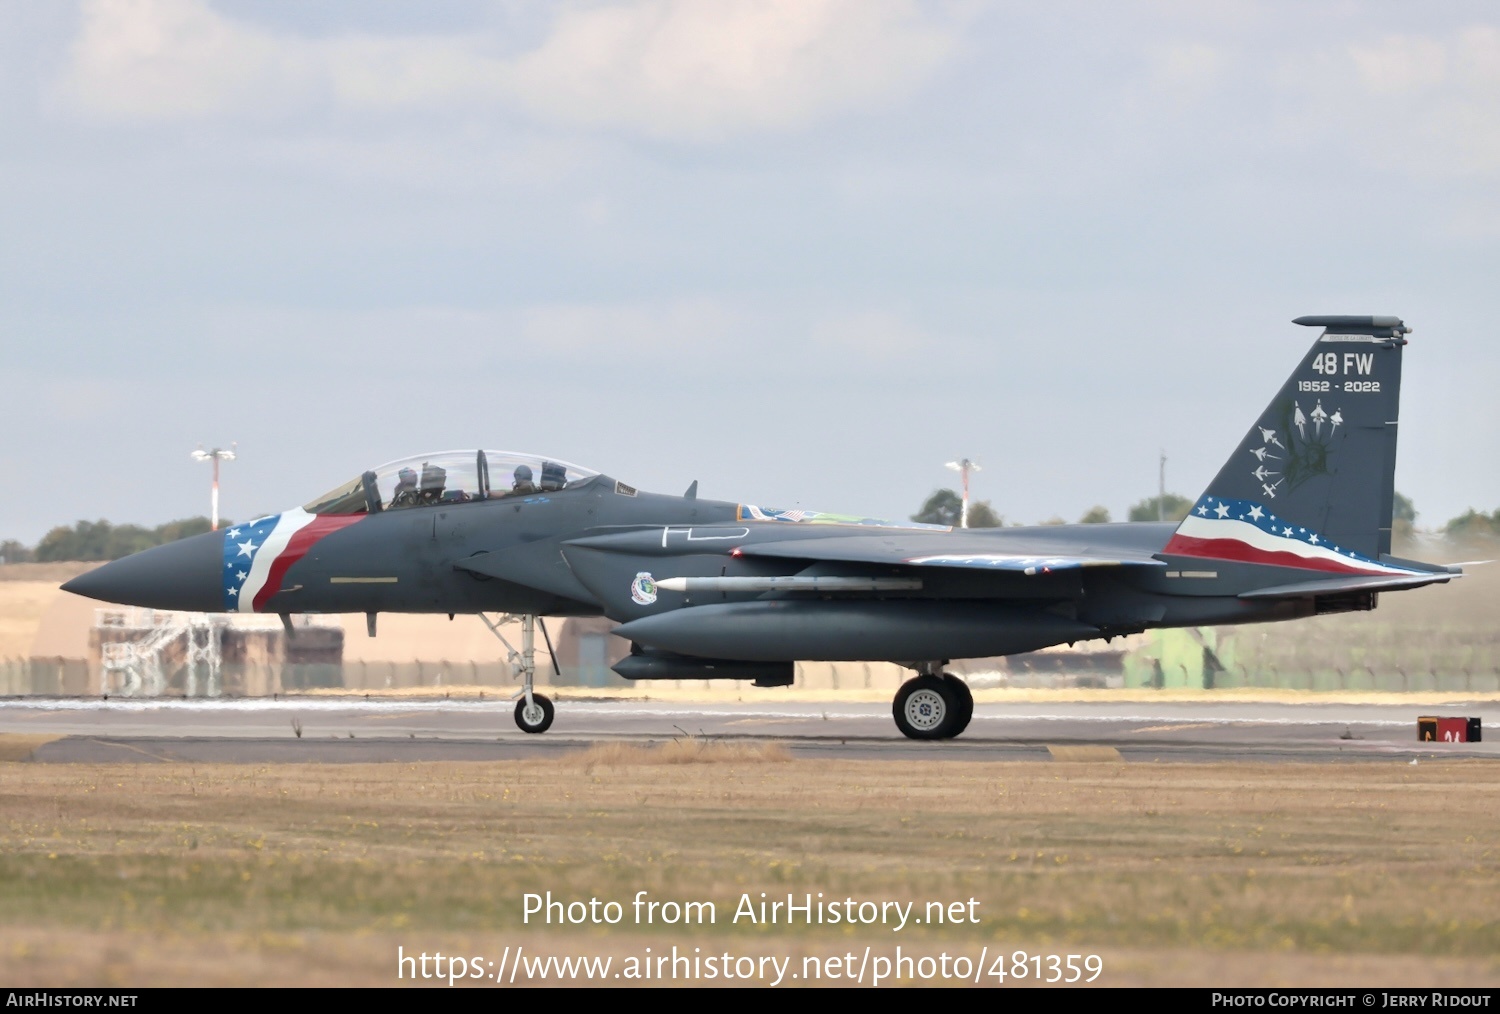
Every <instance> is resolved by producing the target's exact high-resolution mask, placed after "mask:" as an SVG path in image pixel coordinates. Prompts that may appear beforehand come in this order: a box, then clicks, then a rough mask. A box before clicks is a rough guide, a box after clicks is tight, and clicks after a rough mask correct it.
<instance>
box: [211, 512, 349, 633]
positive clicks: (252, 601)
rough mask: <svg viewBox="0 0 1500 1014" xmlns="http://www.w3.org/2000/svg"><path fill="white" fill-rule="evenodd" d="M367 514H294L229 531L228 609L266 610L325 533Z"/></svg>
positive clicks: (226, 548)
mask: <svg viewBox="0 0 1500 1014" xmlns="http://www.w3.org/2000/svg"><path fill="white" fill-rule="evenodd" d="M360 520H363V515H359V514H355V515H347V514H341V515H333V514H309V513H307V512H306V511H304V510H301V509H297V510H290V511H287V512H285V513H283V514H272V515H270V516H268V517H263V518H257V519H256V520H254V521H251V522H250V523H249V524H245V525H236V526H235V527H234V528H231V529H229V530H228V531H226V532H225V533H224V609H225V611H227V612H241V613H250V612H258V611H260V610H263V609H265V607H266V603H267V602H268V601H269V600H270V599H271V597H272V596H273V595H275V594H276V593H277V592H279V591H281V581H282V578H283V577H285V576H286V572H287V571H288V570H290V569H291V567H292V565H293V564H295V563H296V562H297V561H298V560H300V559H302V557H304V556H306V555H307V551H308V550H309V549H311V548H312V547H313V545H314V544H315V543H317V542H318V541H319V540H320V539H322V538H323V537H324V536H325V535H329V534H331V533H333V532H336V531H338V530H339V529H341V528H347V527H348V526H349V525H352V524H354V523H355V522H357V521H360Z"/></svg>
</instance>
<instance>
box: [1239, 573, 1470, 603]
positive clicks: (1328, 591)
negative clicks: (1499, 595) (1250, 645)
mask: <svg viewBox="0 0 1500 1014" xmlns="http://www.w3.org/2000/svg"><path fill="white" fill-rule="evenodd" d="M1462 576H1463V575H1461V574H1449V573H1447V572H1446V571H1440V572H1438V573H1435V574H1410V575H1405V576H1399V577H1398V576H1394V575H1384V574H1375V575H1370V576H1365V577H1360V576H1349V577H1335V578H1328V579H1326V580H1322V581H1301V582H1298V583H1297V584H1281V585H1277V586H1276V587H1274V588H1257V589H1255V590H1254V591H1247V592H1241V593H1240V598H1242V599H1292V598H1306V597H1308V596H1315V595H1338V594H1340V593H1342V592H1377V591H1400V590H1402V589H1403V588H1420V587H1422V586H1423V585H1428V584H1441V583H1443V582H1445V581H1449V580H1452V579H1453V578H1454V577H1462Z"/></svg>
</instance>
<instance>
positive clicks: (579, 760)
mask: <svg viewBox="0 0 1500 1014" xmlns="http://www.w3.org/2000/svg"><path fill="white" fill-rule="evenodd" d="M791 759H792V755H791V752H790V751H789V750H787V748H786V747H785V746H784V745H782V744H781V743H775V742H762V743H755V742H745V741H739V740H736V741H733V742H725V741H722V740H711V739H700V738H698V737H696V736H684V737H682V738H679V739H672V740H668V741H667V742H665V743H658V744H656V745H654V746H653V745H642V744H638V743H621V742H608V743H595V744H593V745H592V746H590V747H589V748H588V749H587V750H583V751H580V752H578V753H575V754H571V755H569V757H568V758H567V762H568V763H571V764H575V765H581V766H582V767H584V768H585V769H587V770H588V771H589V772H590V773H591V774H592V773H593V772H594V771H596V770H598V769H600V768H621V767H632V766H640V765H656V764H760V763H772V764H785V763H788V762H789V761H791Z"/></svg>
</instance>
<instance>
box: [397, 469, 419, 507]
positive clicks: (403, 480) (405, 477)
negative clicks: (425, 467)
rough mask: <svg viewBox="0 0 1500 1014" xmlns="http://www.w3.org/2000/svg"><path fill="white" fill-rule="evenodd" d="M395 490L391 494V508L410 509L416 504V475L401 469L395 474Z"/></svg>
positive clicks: (409, 470)
mask: <svg viewBox="0 0 1500 1014" xmlns="http://www.w3.org/2000/svg"><path fill="white" fill-rule="evenodd" d="M396 479H397V482H396V489H395V491H394V492H393V493H391V506H392V507H410V506H411V505H412V504H414V503H416V502H417V473H416V472H415V471H413V470H412V469H410V468H403V469H401V471H399V472H397V473H396Z"/></svg>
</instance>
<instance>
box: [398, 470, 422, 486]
mask: <svg viewBox="0 0 1500 1014" xmlns="http://www.w3.org/2000/svg"><path fill="white" fill-rule="evenodd" d="M396 478H398V479H400V480H401V481H402V482H403V483H407V482H410V483H415V482H416V481H417V473H416V472H415V471H414V470H413V469H410V468H403V469H401V470H400V471H398V472H397V473H396Z"/></svg>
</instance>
